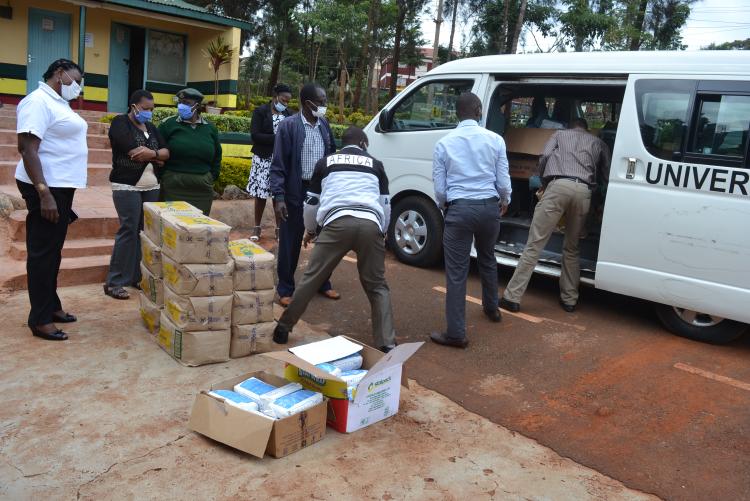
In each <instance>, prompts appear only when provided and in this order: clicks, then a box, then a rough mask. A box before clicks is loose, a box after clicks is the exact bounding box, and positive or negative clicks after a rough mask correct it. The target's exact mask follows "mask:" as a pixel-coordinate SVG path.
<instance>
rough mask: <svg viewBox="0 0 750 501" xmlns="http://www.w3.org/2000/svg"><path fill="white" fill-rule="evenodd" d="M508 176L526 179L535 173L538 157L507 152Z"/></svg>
mask: <svg viewBox="0 0 750 501" xmlns="http://www.w3.org/2000/svg"><path fill="white" fill-rule="evenodd" d="M508 166H509V171H510V177H512V178H516V179H528V178H530V177H531V176H535V175H536V174H537V168H538V166H539V157H538V156H534V155H527V154H525V153H508Z"/></svg>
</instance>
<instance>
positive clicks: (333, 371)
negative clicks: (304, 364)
mask: <svg viewBox="0 0 750 501" xmlns="http://www.w3.org/2000/svg"><path fill="white" fill-rule="evenodd" d="M315 367H317V368H318V369H321V370H324V371H326V372H327V373H328V374H330V375H331V376H339V375H341V369H339V368H338V367H336V366H335V365H333V364H330V363H328V362H323V363H321V364H315Z"/></svg>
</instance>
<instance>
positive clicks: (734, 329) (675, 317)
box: [655, 304, 748, 344]
mask: <svg viewBox="0 0 750 501" xmlns="http://www.w3.org/2000/svg"><path fill="white" fill-rule="evenodd" d="M655 307H656V315H657V316H658V317H659V320H661V322H662V323H663V324H664V326H665V327H666V328H667V329H669V330H670V331H671V332H673V333H675V334H677V335H678V336H682V337H686V338H689V339H694V340H696V341H703V342H706V343H713V344H725V343H728V342H730V341H734V340H735V339H737V338H738V337H740V336H741V335H742V334H743V333H744V332H745V331H746V330H747V329H748V325H747V324H743V323H740V322H735V321H733V320H727V319H725V318H721V317H717V316H715V315H709V314H707V313H698V312H696V311H693V310H688V309H685V308H678V307H676V306H667V305H664V304H657V305H655Z"/></svg>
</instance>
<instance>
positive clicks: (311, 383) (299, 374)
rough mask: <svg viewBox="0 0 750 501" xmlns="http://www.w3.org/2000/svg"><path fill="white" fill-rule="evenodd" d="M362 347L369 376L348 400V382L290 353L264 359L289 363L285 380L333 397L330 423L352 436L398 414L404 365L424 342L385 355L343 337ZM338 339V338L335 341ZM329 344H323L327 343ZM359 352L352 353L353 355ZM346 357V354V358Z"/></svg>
mask: <svg viewBox="0 0 750 501" xmlns="http://www.w3.org/2000/svg"><path fill="white" fill-rule="evenodd" d="M341 337H343V338H345V339H348V340H349V341H352V342H353V343H355V344H357V345H359V346H361V347H362V349H361V351H359V353H360V354H361V355H362V359H363V360H362V368H363V369H367V371H368V372H367V375H366V376H365V377H364V378H363V379H362V381H360V383H359V384H358V385H357V388H356V390H355V392H354V399H353V400H348V399H347V398H346V397H347V390H346V383H345V382H344V381H343V380H341V379H340V378H338V377H336V376H333V375H331V374H329V373H328V372H325V371H323V370H321V369H318V368H317V367H315V365H313V364H311V363H308V362H306V361H305V360H303V359H301V358H299V357H298V356H296V355H294V354H293V353H291V352H289V351H274V352H271V353H265V354H264V355H263V356H266V357H269V358H273V359H275V360H279V361H281V362H285V363H286V364H287V365H286V367H285V369H284V377H286V379H287V380H289V381H292V382H298V383H300V384H302V386H304V387H305V388H307V389H309V390H313V391H317V392H320V393H323V395H325V396H327V397H331V399H330V400H329V401H328V424H329V426H331V427H332V428H333V429H335V430H336V431H339V432H341V433H351V432H353V431H357V430H359V429H362V428H364V427H366V426H369V425H371V424H373V423H376V422H378V421H382V420H383V419H385V418H388V417H390V416H393V415H395V414H396V413H398V406H399V396H400V395H401V386H402V385H403V386H405V387H408V386H407V379H406V374H405V373H404V371H403V363H404V362H405V361H406V360H408V359H409V357H411V356H412V355H413V354H414V353H415V352H416V351H417V350H418V349H419V348H420V347H421V346H422V345H423V344H424V343H422V342H419V343H407V344H402V345H399V346H397V347H396V348H394V349H393V350H391V351H390V352H389V353H387V354H386V353H383V352H381V351H380V350H376V349H375V348H371V347H370V346H367V345H364V344H362V343H360V342H359V341H355V340H353V339H350V338H348V337H346V336H341ZM331 339H334V338H331ZM326 341H330V340H325V341H319V343H324V342H326ZM352 353H357V352H356V351H352V352H351V353H349V354H352ZM343 356H346V355H343ZM339 358H340V357H339Z"/></svg>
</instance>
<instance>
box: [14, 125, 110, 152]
mask: <svg viewBox="0 0 750 501" xmlns="http://www.w3.org/2000/svg"><path fill="white" fill-rule="evenodd" d="M86 140H87V141H86V142H87V143H88V146H89V148H97V149H109V147H110V145H109V138H108V137H107V136H105V135H101V134H89V135H88V136H86ZM0 144H18V134H16V130H15V129H5V130H0Z"/></svg>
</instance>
